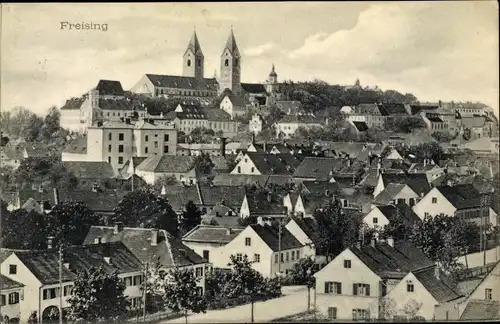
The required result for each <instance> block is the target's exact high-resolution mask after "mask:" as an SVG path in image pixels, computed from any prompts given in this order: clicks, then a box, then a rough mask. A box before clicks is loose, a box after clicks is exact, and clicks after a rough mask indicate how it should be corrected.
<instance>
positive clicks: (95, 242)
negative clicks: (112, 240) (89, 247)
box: [94, 236, 101, 244]
mask: <svg viewBox="0 0 500 324" xmlns="http://www.w3.org/2000/svg"><path fill="white" fill-rule="evenodd" d="M100 243H101V238H100V237H99V236H98V237H96V238H95V239H94V244H100Z"/></svg>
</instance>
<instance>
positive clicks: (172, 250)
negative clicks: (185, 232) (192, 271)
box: [84, 226, 206, 268]
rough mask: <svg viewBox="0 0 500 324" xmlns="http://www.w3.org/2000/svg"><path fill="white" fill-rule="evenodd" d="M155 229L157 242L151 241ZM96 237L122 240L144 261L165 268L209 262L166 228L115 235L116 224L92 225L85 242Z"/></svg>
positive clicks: (128, 229)
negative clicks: (113, 225) (154, 262)
mask: <svg viewBox="0 0 500 324" xmlns="http://www.w3.org/2000/svg"><path fill="white" fill-rule="evenodd" d="M154 230H157V231H158V236H157V238H158V241H157V243H156V245H154V244H151V238H152V236H153V235H152V232H153V231H154ZM96 238H100V239H101V240H102V241H103V242H122V243H123V244H124V245H125V246H126V247H127V248H128V249H129V250H130V251H131V252H132V253H133V254H134V255H135V256H136V257H137V258H138V259H139V260H140V261H141V262H151V261H152V260H158V261H159V262H160V264H161V265H162V267H164V268H172V267H183V266H189V265H194V264H201V263H206V260H204V259H203V258H202V257H200V256H199V255H198V254H196V252H194V251H193V250H191V249H190V248H188V247H187V246H185V245H184V244H183V243H182V242H181V241H180V240H179V239H176V238H175V237H173V236H172V235H171V234H170V233H168V232H167V231H165V230H162V229H150V228H129V227H125V228H123V229H122V230H121V231H119V232H118V233H117V234H115V232H114V228H113V227H106V226H92V227H91V228H90V230H89V233H88V234H87V236H86V237H85V241H84V245H92V244H94V240H95V239H96Z"/></svg>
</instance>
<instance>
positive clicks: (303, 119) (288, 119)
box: [278, 115, 321, 125]
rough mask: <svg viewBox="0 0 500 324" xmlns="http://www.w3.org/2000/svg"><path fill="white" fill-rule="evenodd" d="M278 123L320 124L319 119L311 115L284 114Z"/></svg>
mask: <svg viewBox="0 0 500 324" xmlns="http://www.w3.org/2000/svg"><path fill="white" fill-rule="evenodd" d="M278 123H280V124H282V123H299V124H318V125H320V124H321V120H320V119H318V118H316V117H314V116H311V115H286V116H284V117H283V118H282V119H281V120H280V121H279V122H278Z"/></svg>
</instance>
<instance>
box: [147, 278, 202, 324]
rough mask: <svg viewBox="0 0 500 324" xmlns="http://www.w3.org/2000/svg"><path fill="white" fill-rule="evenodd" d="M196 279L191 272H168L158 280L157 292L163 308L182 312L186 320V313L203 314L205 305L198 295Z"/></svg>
mask: <svg viewBox="0 0 500 324" xmlns="http://www.w3.org/2000/svg"><path fill="white" fill-rule="evenodd" d="M198 280H199V278H196V277H195V275H194V273H193V271H192V270H178V269H176V270H175V271H170V272H169V274H167V275H166V276H164V277H163V280H159V281H158V283H157V286H156V289H157V291H159V292H160V293H161V295H162V296H163V300H164V302H165V306H167V307H168V308H170V309H171V310H172V311H174V312H183V313H184V318H185V319H186V323H187V322H188V320H187V314H188V311H191V312H193V313H201V312H203V313H205V312H206V309H207V304H206V302H205V300H204V299H203V296H202V295H201V294H200V288H201V287H198V285H197V282H198Z"/></svg>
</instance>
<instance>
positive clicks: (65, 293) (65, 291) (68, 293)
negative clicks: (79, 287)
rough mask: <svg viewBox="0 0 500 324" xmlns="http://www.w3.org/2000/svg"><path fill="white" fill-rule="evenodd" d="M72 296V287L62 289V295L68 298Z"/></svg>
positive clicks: (67, 286)
mask: <svg viewBox="0 0 500 324" xmlns="http://www.w3.org/2000/svg"><path fill="white" fill-rule="evenodd" d="M72 294H73V285H66V286H64V287H63V295H64V296H69V295H72Z"/></svg>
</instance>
